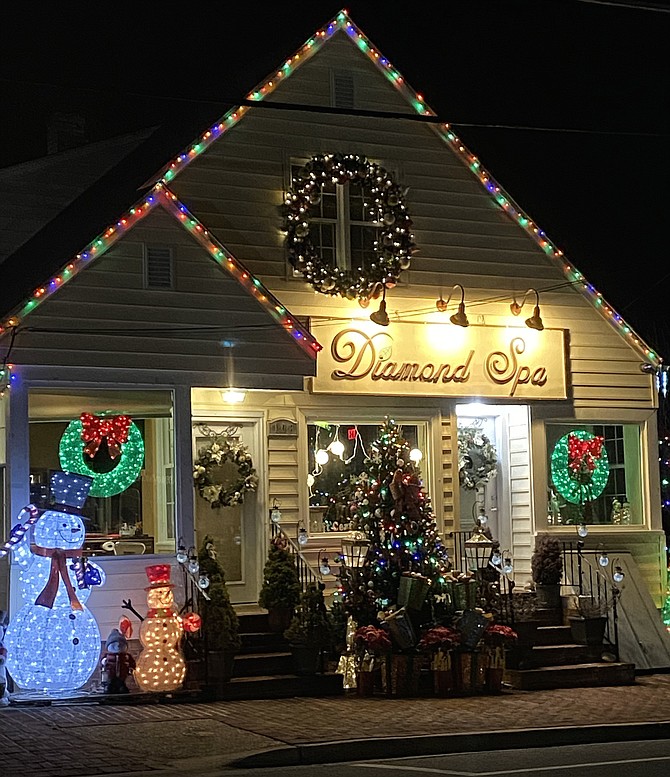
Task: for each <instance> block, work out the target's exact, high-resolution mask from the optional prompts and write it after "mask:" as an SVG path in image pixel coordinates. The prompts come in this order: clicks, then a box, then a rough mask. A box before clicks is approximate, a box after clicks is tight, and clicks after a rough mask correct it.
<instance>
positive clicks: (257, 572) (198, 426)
mask: <svg viewBox="0 0 670 777" xmlns="http://www.w3.org/2000/svg"><path fill="white" fill-rule="evenodd" d="M260 427H261V423H260V420H258V419H253V420H248V419H245V420H239V421H238V420H237V419H228V418H227V419H225V420H221V419H216V420H209V421H202V422H200V423H194V426H193V448H194V458H195V457H197V455H198V451H200V449H201V448H203V447H207V446H208V445H210V444H211V442H212V439H211V438H210V436H209V435H210V434H211V433H212V432H215V433H220V432H226V433H227V434H229V435H230V436H231V437H232V438H233V439H235V440H236V441H237V442H239V443H241V444H242V445H244V446H245V447H246V449H247V452H248V453H249V454H250V455H251V457H252V462H253V465H254V468H255V469H256V473H257V474H258V475H259V479H260V481H261V482H262V477H261V475H260V473H259V469H258V464H259V459H260V439H261V438H260ZM217 477H220V478H221V479H222V482H224V484H225V483H228V484H230V483H234V482H235V480H234V479H236V478H237V477H239V475H238V471H237V467H236V465H235V464H233V463H232V462H228V463H226V464H225V465H224V466H223V467H221V468H219V470H218V471H217ZM260 491H261V492H260V493H259V491H258V490H257V491H246V492H245V493H244V501H243V502H242V504H235V505H231V506H229V507H214V508H213V507H212V506H211V504H210V503H209V502H208V501H207V500H206V499H203V498H202V497H201V496H200V494H199V493H198V490H197V489H194V494H195V497H194V498H195V542H196V548H197V549H200V547H201V546H202V544H203V542H204V540H205V537H206V536H209V537H211V538H212V539H213V540H214V545H215V547H216V551H217V558H218V560H219V561H220V562H221V565H222V566H223V569H224V572H225V576H226V585H227V586H228V591H229V593H230V599H231V601H232V603H233V604H256V603H257V602H258V592H259V586H260V576H261V571H262V570H261V566H260V563H261V562H260V558H259V551H260V545H261V539H262V537H263V527H264V523H263V518H262V516H263V510H262V504H263V495H262V487H261V488H260Z"/></svg>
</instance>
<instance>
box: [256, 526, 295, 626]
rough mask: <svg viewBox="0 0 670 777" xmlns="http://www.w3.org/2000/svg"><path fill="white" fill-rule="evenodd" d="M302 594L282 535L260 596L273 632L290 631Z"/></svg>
mask: <svg viewBox="0 0 670 777" xmlns="http://www.w3.org/2000/svg"><path fill="white" fill-rule="evenodd" d="M301 593H302V586H301V585H300V578H299V577H298V570H297V567H296V564H295V561H294V560H293V556H292V555H291V553H290V552H289V550H288V543H287V540H286V539H285V538H284V537H282V536H281V535H278V536H277V537H275V538H274V539H273V540H272V542H271V543H270V550H269V551H268V558H267V561H266V562H265V567H264V569H263V584H262V586H261V590H260V593H259V595H258V604H259V605H260V606H261V607H263V608H265V609H266V610H267V611H268V625H269V628H270V631H272V632H274V633H275V634H281V633H282V632H283V631H284V630H285V629H287V628H288V625H289V623H290V622H291V618H292V617H293V612H294V610H295V607H296V605H297V604H298V602H299V601H300V594H301Z"/></svg>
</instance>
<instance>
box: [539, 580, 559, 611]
mask: <svg viewBox="0 0 670 777" xmlns="http://www.w3.org/2000/svg"><path fill="white" fill-rule="evenodd" d="M535 601H536V603H537V606H538V607H539V608H540V609H543V610H560V609H561V586H560V583H549V584H547V583H536V584H535Z"/></svg>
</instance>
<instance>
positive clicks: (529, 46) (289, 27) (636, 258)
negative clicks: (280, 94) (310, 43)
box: [0, 0, 670, 362]
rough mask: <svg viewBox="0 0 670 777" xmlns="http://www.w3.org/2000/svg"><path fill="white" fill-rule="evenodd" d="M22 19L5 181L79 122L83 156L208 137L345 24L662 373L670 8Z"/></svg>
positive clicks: (667, 270) (17, 29)
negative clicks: (174, 136) (190, 132)
mask: <svg viewBox="0 0 670 777" xmlns="http://www.w3.org/2000/svg"><path fill="white" fill-rule="evenodd" d="M17 5H18V6H20V7H18V8H12V9H7V8H5V9H3V21H2V27H3V44H2V58H1V59H0V62H1V63H2V65H1V68H0V84H1V85H2V112H3V119H2V122H1V123H0V133H1V134H0V137H2V143H0V166H6V165H11V164H15V163H18V162H22V161H26V160H29V159H33V158H36V157H39V156H42V155H43V154H45V153H46V134H45V128H46V124H47V121H48V118H49V115H50V114H51V113H52V112H53V111H58V110H60V111H66V112H71V111H75V112H79V113H84V114H85V115H86V119H87V131H88V138H89V140H91V141H95V140H101V139H104V138H106V137H111V136H114V135H117V134H121V133H124V132H127V131H130V130H133V129H139V128H142V127H149V126H154V125H156V124H158V123H162V122H163V121H169V120H170V119H171V118H177V117H179V116H180V115H184V114H185V113H186V112H191V111H198V112H199V113H200V114H202V115H203V116H207V117H208V119H207V121H208V120H209V119H211V120H212V121H213V120H215V119H216V118H217V117H218V116H220V115H222V114H223V113H224V112H225V111H226V110H227V108H228V107H229V106H230V105H232V104H235V103H236V102H237V101H239V100H240V99H242V98H244V96H245V95H246V93H247V92H248V91H249V90H250V89H251V88H252V87H254V86H256V85H257V84H258V82H260V81H261V80H263V79H264V78H265V77H266V76H267V75H269V74H270V73H271V72H273V70H275V69H276V67H277V66H278V65H279V64H281V63H282V62H283V61H284V60H285V58H286V57H288V56H289V55H291V54H293V53H294V52H295V50H296V49H298V48H299V47H300V46H301V45H302V44H303V43H304V42H305V40H307V38H309V37H310V36H311V34H312V33H313V32H315V31H316V30H317V29H318V28H320V27H321V26H323V25H324V24H325V23H326V22H327V21H329V20H330V19H331V18H332V17H333V16H335V15H336V13H337V12H338V11H339V10H340V9H342V8H346V9H347V10H348V11H349V13H350V15H351V17H352V19H353V21H354V23H355V24H357V25H358V26H359V27H360V28H361V29H362V31H363V33H364V34H366V35H367V36H368V37H369V38H370V40H371V41H372V43H373V44H374V45H375V46H376V47H377V48H379V50H380V51H381V52H382V53H383V54H384V55H385V56H386V57H387V58H388V59H389V60H390V61H391V63H392V64H393V65H394V66H395V67H396V68H397V69H398V70H399V71H400V73H401V74H402V75H403V76H404V78H405V80H406V81H407V82H408V83H409V84H410V86H412V87H413V88H414V89H416V90H417V91H418V92H420V93H421V94H423V96H424V98H425V100H426V102H427V103H428V105H430V107H431V108H433V110H434V111H435V112H436V113H437V115H438V116H439V117H440V119H442V120H444V121H448V122H450V123H451V124H452V126H453V128H454V130H455V132H456V133H457V135H458V136H459V137H460V138H461V140H462V141H463V142H464V143H465V145H466V146H467V147H468V148H469V149H470V151H472V152H473V153H475V154H477V156H478V157H479V159H480V160H481V163H482V165H483V167H484V168H485V169H487V170H488V171H489V172H490V173H491V174H492V175H493V177H494V178H496V179H497V180H498V181H499V182H500V184H501V185H502V186H503V188H504V189H505V191H506V192H507V193H508V194H509V195H510V196H511V197H512V198H513V199H514V200H515V201H516V202H517V203H518V204H519V206H520V207H521V208H522V209H523V210H524V211H525V212H526V213H528V214H529V216H530V217H531V218H532V219H533V220H534V221H535V222H536V223H537V224H539V225H540V227H541V228H543V229H544V231H545V232H546V233H547V235H548V237H549V238H550V239H551V240H552V241H553V242H554V243H555V244H556V245H557V246H558V247H559V248H561V249H562V250H563V251H564V253H565V255H566V257H567V258H568V260H569V261H571V262H572V263H573V264H574V265H575V266H576V267H577V268H578V269H579V270H580V271H581V272H582V273H584V275H585V276H586V277H587V279H588V280H589V281H591V283H593V284H594V286H595V287H596V288H597V289H598V290H599V291H601V292H602V294H603V295H604V297H605V299H606V300H607V301H608V302H609V303H610V304H611V305H612V306H613V307H614V308H615V309H616V310H617V312H619V313H620V314H621V315H622V316H623V317H624V318H625V319H626V320H627V322H628V323H629V324H630V325H632V326H633V327H634V328H635V329H637V331H638V332H639V334H640V335H642V337H643V338H644V339H646V341H647V342H648V343H649V344H650V345H652V346H653V347H656V348H658V349H659V350H660V351H661V356H663V358H664V361H666V362H669V361H670V333H669V330H670V314H669V313H668V309H667V308H668V306H667V302H666V299H667V296H668V292H670V267H669V266H668V265H669V261H668V260H669V258H670V252H669V251H668V247H667V241H666V234H665V232H666V229H665V225H666V223H667V222H668V220H669V219H668V216H667V215H666V213H665V200H666V196H667V195H666V191H665V190H666V179H667V178H668V174H669V173H670V166H669V164H668V163H669V161H670V153H669V152H668V145H669V143H668V140H669V137H668V135H669V133H668V117H669V116H670V104H669V93H670V92H669V89H668V87H669V85H670V70H669V67H668V56H667V50H668V49H667V46H668V40H669V39H670V2H666V3H662V2H642V1H640V2H635V0H626V2H624V0H620V1H619V0H610V1H609V2H606V1H605V0H602V2H598V1H596V0H462V1H461V2H456V1H455V0H414V1H413V2H392V0H387V2H376V1H375V0H373V1H370V0H353V1H352V2H350V3H348V4H343V5H338V4H336V3H327V2H323V1H322V0H311V2H287V3H282V4H279V3H277V4H276V5H275V6H274V7H273V8H270V10H268V5H269V4H268V3H259V2H248V3H244V4H241V7H242V10H232V11H231V10H228V9H229V8H230V6H231V3H229V2H219V3H211V2H210V3H207V2H206V3H201V4H196V3H184V4H182V5H181V6H178V7H177V9H176V10H175V9H173V8H172V6H168V5H167V4H164V3H154V2H146V3H143V4H120V3H91V2H90V1H89V2H87V3H83V2H63V3H42V2H23V3H20V4H17ZM110 9H111V10H110ZM224 9H225V11H226V12H224ZM105 11H106V13H105ZM207 121H206V123H205V124H203V127H202V128H203V129H205V127H206V126H208V123H207ZM178 150H179V149H175V151H178ZM666 343H668V345H666Z"/></svg>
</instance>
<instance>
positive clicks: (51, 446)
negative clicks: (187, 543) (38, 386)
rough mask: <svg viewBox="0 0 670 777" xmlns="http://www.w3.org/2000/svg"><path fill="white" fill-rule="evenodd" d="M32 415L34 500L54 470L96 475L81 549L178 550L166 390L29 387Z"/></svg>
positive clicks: (45, 499) (43, 495)
mask: <svg viewBox="0 0 670 777" xmlns="http://www.w3.org/2000/svg"><path fill="white" fill-rule="evenodd" d="M29 416H30V498H31V501H32V502H33V504H36V505H37V506H38V507H47V506H48V505H49V503H50V497H51V495H50V489H49V484H50V478H51V474H52V473H53V472H54V471H58V470H62V471H70V472H79V473H80V474H84V475H88V476H89V477H92V478H93V485H92V486H91V491H90V492H89V496H88V499H87V500H86V504H85V506H84V508H83V509H82V511H81V513H82V515H83V516H84V517H85V519H86V543H85V545H84V550H85V551H88V552H89V553H91V554H94V553H95V554H101V553H107V554H113V555H129V554H150V553H173V552H174V551H175V534H176V532H175V495H174V455H173V451H174V432H173V422H172V395H171V392H169V391H146V392H136V391H128V392H124V391H71V392H67V393H65V392H62V393H61V392H56V391H48V390H33V391H31V393H30V404H29Z"/></svg>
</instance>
